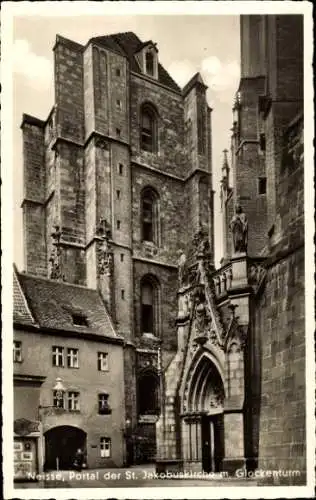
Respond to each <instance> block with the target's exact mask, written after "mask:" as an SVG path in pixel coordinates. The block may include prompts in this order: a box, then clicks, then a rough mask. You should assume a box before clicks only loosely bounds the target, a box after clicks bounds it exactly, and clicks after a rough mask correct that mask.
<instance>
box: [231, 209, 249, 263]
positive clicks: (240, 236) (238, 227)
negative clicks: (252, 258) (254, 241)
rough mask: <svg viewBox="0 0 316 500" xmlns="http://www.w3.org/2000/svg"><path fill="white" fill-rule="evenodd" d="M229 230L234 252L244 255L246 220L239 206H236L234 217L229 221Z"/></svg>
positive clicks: (246, 234)
mask: <svg viewBox="0 0 316 500" xmlns="http://www.w3.org/2000/svg"><path fill="white" fill-rule="evenodd" d="M230 229H231V232H232V234H233V244H234V251H235V252H238V253H242V252H245V253H246V252H247V246H248V219H247V216H246V214H245V213H244V212H243V211H242V208H241V206H240V205H236V208H235V215H234V217H233V218H232V220H231V221H230Z"/></svg>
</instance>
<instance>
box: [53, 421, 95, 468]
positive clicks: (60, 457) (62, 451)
mask: <svg viewBox="0 0 316 500" xmlns="http://www.w3.org/2000/svg"><path fill="white" fill-rule="evenodd" d="M86 437H87V435H86V433H85V432H84V431H83V430H82V429H79V428H77V427H72V426H70V425H61V426H58V427H53V428H52V429H50V430H49V431H47V432H46V433H45V470H56V469H57V468H59V469H60V470H68V469H73V464H74V457H75V454H76V451H77V449H78V448H81V450H82V451H83V453H85V451H86Z"/></svg>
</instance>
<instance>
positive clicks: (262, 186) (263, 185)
mask: <svg viewBox="0 0 316 500" xmlns="http://www.w3.org/2000/svg"><path fill="white" fill-rule="evenodd" d="M266 192H267V178H266V177H259V179H258V194H266Z"/></svg>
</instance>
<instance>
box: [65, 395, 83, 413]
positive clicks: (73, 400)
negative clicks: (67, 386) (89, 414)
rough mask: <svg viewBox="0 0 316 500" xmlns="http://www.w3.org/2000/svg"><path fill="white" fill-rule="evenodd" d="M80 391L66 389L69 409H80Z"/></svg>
mask: <svg viewBox="0 0 316 500" xmlns="http://www.w3.org/2000/svg"><path fill="white" fill-rule="evenodd" d="M79 397H80V393H79V392H78V391H68V394H67V402H68V410H69V411H80V401H79Z"/></svg>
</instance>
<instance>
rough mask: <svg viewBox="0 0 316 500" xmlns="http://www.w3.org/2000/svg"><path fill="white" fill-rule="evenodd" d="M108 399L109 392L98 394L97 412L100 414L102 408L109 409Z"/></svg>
mask: <svg viewBox="0 0 316 500" xmlns="http://www.w3.org/2000/svg"><path fill="white" fill-rule="evenodd" d="M109 399H110V396H109V394H107V393H105V392H102V393H99V394H98V408H99V413H101V414H102V411H103V410H109V409H110V404H109Z"/></svg>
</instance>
